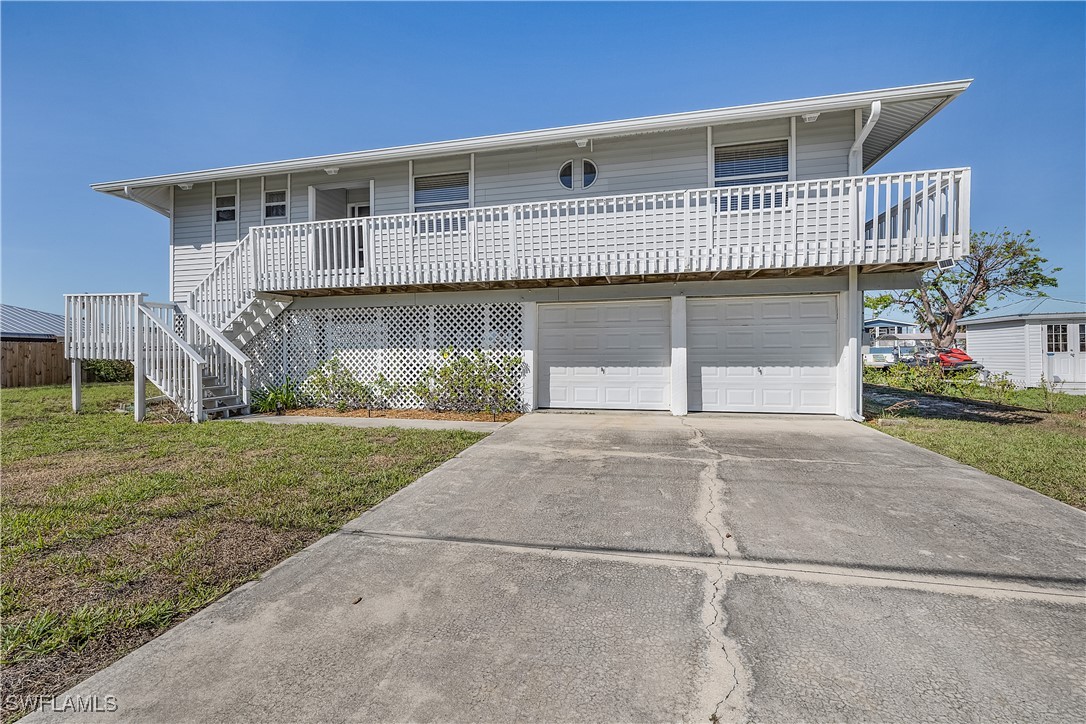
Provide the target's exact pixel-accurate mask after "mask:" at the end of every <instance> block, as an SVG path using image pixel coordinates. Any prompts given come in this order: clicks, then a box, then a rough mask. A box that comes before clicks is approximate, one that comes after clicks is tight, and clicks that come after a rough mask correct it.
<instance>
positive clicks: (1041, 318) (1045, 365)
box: [962, 297, 1086, 394]
mask: <svg viewBox="0 0 1086 724" xmlns="http://www.w3.org/2000/svg"><path fill="white" fill-rule="evenodd" d="M962 324H963V325H965V326H966V327H967V330H968V336H969V356H970V357H972V358H973V359H975V360H976V361H977V362H980V363H981V364H982V365H984V367H985V369H987V370H988V371H989V372H994V373H997V374H1002V373H1008V374H1010V376H1011V379H1012V380H1014V382H1015V383H1017V384H1019V385H1022V386H1024V387H1036V386H1038V385H1039V384H1041V375H1044V377H1045V379H1046V380H1049V381H1052V382H1055V383H1056V384H1057V385H1058V388H1057V389H1059V390H1060V391H1061V392H1071V393H1075V394H1086V301H1084V302H1075V301H1066V300H1061V299H1052V298H1051V297H1040V298H1037V299H1023V300H1021V301H1018V302H1015V303H1013V304H1008V305H1006V306H1003V307H999V308H998V309H991V310H988V311H986V312H982V313H981V314H977V315H974V316H972V317H967V318H965V319H963V320H962Z"/></svg>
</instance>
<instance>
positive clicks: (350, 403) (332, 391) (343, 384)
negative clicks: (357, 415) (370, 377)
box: [300, 356, 375, 412]
mask: <svg viewBox="0 0 1086 724" xmlns="http://www.w3.org/2000/svg"><path fill="white" fill-rule="evenodd" d="M300 392H301V397H302V399H303V400H305V401H306V402H308V403H311V404H312V405H314V406H316V407H334V408H336V409H337V410H339V411H341V412H346V411H347V410H358V409H361V408H363V407H366V408H371V407H372V406H373V403H374V399H375V392H374V389H373V387H372V386H371V385H368V384H365V383H364V382H361V381H360V380H359V379H358V378H357V377H355V376H354V373H353V372H351V370H350V369H349V368H348V367H347V365H345V364H343V361H342V360H341V359H340V358H339V357H336V356H333V357H332V358H331V359H328V360H325V361H324V362H322V363H321V364H320V365H318V366H317V368H316V369H314V370H313V371H312V372H310V373H309V377H307V378H306V380H305V382H303V383H302V386H301V390H300Z"/></svg>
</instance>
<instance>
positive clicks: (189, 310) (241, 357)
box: [177, 302, 253, 365]
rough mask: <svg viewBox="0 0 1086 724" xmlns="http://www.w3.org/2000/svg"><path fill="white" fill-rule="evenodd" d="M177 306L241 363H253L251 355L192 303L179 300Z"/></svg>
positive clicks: (186, 317)
mask: <svg viewBox="0 0 1086 724" xmlns="http://www.w3.org/2000/svg"><path fill="white" fill-rule="evenodd" d="M177 308H178V309H180V310H181V313H182V314H184V315H185V319H188V320H189V321H191V322H192V323H193V324H195V325H196V326H197V327H199V328H200V329H202V330H203V331H204V333H205V334H206V335H207V336H208V337H211V339H213V340H215V342H216V343H218V345H219V346H220V347H222V348H223V349H224V350H225V351H226V353H227V354H229V355H230V356H231V357H233V358H234V359H235V360H237V361H238V362H239V363H241V364H243V365H248V364H252V361H253V360H252V358H251V357H249V355H247V354H245V353H244V352H242V351H241V350H240V349H238V346H237V345H236V344H234V343H233V342H231V341H230V339H229V338H228V337H227V336H226V335H225V334H223V333H222V332H220V331H219V330H218V329H216V328H215V326H214V325H213V324H211V322H208V321H207V320H206V319H204V318H203V317H201V316H200V314H199V313H198V312H197V311H196V310H195V309H193V307H192V305H191V304H187V303H186V302H178V303H177Z"/></svg>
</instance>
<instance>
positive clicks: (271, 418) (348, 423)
mask: <svg viewBox="0 0 1086 724" xmlns="http://www.w3.org/2000/svg"><path fill="white" fill-rule="evenodd" d="M229 419H230V420H232V421H234V422H265V423H267V424H269V425H340V426H341V427H406V428H416V429H423V430H473V431H475V432H494V431H495V430H499V429H501V428H503V427H505V426H506V425H507V424H508V423H506V422H475V421H474V420H423V419H414V418H408V417H337V416H333V415H330V416H328V417H321V416H319V415H245V416H244V417H231V418H229Z"/></svg>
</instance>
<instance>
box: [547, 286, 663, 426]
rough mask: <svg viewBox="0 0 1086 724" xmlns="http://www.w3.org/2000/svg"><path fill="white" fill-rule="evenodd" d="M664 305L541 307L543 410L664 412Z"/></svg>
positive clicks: (610, 304)
mask: <svg viewBox="0 0 1086 724" xmlns="http://www.w3.org/2000/svg"><path fill="white" fill-rule="evenodd" d="M670 364H671V331H670V312H669V303H668V302H667V301H644V302H643V301H638V302H587V303H578V304H540V305H539V405H540V407H573V408H598V409H611V410H666V409H667V408H668V406H669V404H670V401H671V397H670V386H671V385H670V382H671V368H670Z"/></svg>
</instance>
